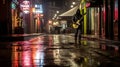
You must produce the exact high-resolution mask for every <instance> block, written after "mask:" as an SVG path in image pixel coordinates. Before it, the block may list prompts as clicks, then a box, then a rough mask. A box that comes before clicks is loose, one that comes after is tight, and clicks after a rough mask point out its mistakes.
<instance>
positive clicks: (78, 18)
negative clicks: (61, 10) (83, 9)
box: [73, 9, 83, 44]
mask: <svg viewBox="0 0 120 67" xmlns="http://www.w3.org/2000/svg"><path fill="white" fill-rule="evenodd" d="M82 22H83V15H82V14H81V13H80V10H79V9H78V10H77V12H76V14H75V15H74V16H73V28H75V29H76V31H75V43H76V44H77V43H78V42H79V44H81V43H80V42H81V30H82V26H81V25H82Z"/></svg>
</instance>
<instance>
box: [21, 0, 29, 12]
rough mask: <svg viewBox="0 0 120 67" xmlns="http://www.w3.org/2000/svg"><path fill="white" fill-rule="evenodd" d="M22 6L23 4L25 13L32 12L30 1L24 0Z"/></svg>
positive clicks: (22, 7)
mask: <svg viewBox="0 0 120 67" xmlns="http://www.w3.org/2000/svg"><path fill="white" fill-rule="evenodd" d="M20 6H21V9H22V11H23V12H24V13H29V12H30V1H23V2H22V4H21V5H20Z"/></svg>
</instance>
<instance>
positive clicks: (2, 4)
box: [0, 0, 12, 35]
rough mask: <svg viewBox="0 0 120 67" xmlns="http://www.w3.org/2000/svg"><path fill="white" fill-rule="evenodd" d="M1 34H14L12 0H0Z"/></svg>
mask: <svg viewBox="0 0 120 67" xmlns="http://www.w3.org/2000/svg"><path fill="white" fill-rule="evenodd" d="M0 8H1V9H0V34H1V35H5V34H12V16H11V14H12V13H11V0H0Z"/></svg>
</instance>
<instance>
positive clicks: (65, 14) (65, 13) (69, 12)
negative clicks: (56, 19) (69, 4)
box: [59, 6, 78, 17]
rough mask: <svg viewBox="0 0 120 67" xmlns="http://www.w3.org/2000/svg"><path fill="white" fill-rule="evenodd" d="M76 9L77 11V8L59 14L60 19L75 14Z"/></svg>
mask: <svg viewBox="0 0 120 67" xmlns="http://www.w3.org/2000/svg"><path fill="white" fill-rule="evenodd" d="M77 9H78V6H76V7H74V8H72V9H70V10H68V11H66V12H64V13H62V14H60V15H59V16H61V17H63V16H73V15H74V14H75V13H76V11H77Z"/></svg>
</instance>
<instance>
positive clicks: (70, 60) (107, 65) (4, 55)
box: [0, 35, 120, 67]
mask: <svg viewBox="0 0 120 67" xmlns="http://www.w3.org/2000/svg"><path fill="white" fill-rule="evenodd" d="M73 39H74V37H73V36H69V35H41V36H37V37H34V38H31V39H30V40H27V41H17V42H0V66H1V67H120V52H119V50H118V47H119V46H115V47H110V48H107V47H108V45H111V46H113V44H114V45H119V44H118V43H111V42H104V41H97V40H94V41H93V40H87V39H82V41H81V45H76V44H74V40H73ZM106 45H107V46H106ZM112 48H115V49H112Z"/></svg>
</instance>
